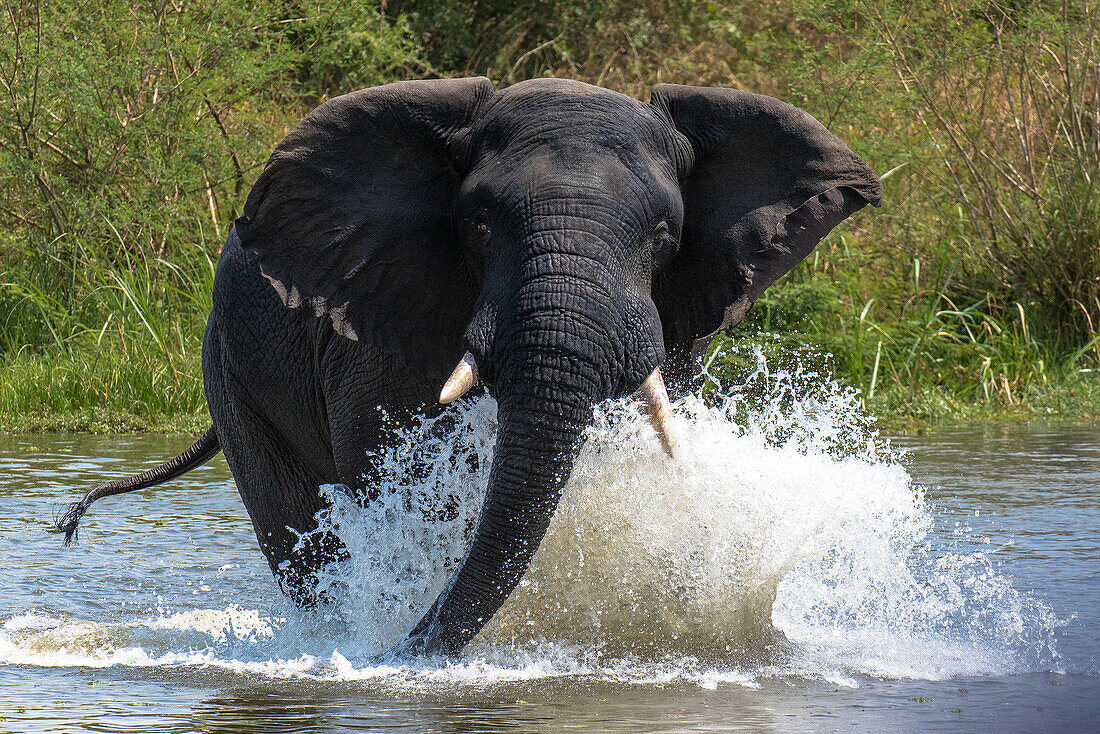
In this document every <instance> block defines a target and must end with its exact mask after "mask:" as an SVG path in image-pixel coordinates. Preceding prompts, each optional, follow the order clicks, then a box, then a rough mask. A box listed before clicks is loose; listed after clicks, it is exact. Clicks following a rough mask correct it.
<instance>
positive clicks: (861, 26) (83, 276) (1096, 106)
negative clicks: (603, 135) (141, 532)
mask: <svg viewBox="0 0 1100 734" xmlns="http://www.w3.org/2000/svg"><path fill="white" fill-rule="evenodd" d="M2 8H3V13H2V15H3V18H2V19H0V183H2V186H3V190H4V195H3V196H2V197H0V429H8V430H19V429H77V430H129V429H156V430H195V429H197V428H201V426H202V424H204V423H205V421H206V420H207V419H206V416H205V414H204V411H205V407H204V406H205V404H204V399H203V395H202V385H201V375H200V370H199V353H200V349H201V340H202V329H203V324H204V320H205V314H206V311H207V309H208V308H209V291H210V283H211V279H212V274H213V267H214V263H215V262H216V260H217V255H218V250H219V247H220V245H221V243H222V241H223V240H224V238H225V235H226V232H227V228H228V227H229V226H230V225H231V223H232V221H233V219H234V218H235V217H236V213H237V212H238V211H239V208H240V206H241V205H242V203H243V200H244V197H245V195H246V194H247V192H248V189H249V187H250V186H251V184H252V182H253V181H254V180H255V178H256V176H257V175H258V173H259V170H260V168H261V167H262V165H263V163H264V161H265V160H266V157H267V155H268V154H269V152H270V150H271V148H272V147H273V146H274V145H275V143H277V142H278V140H279V139H280V138H281V137H282V136H283V135H285V134H286V133H287V132H288V131H289V130H290V129H292V128H293V126H294V125H295V124H296V123H297V121H298V120H300V119H301V117H302V116H303V115H304V114H305V113H306V112H307V111H308V110H309V109H311V108H312V107H314V106H316V105H317V104H318V103H320V102H321V101H323V100H325V99H327V98H330V97H332V96H335V95H338V94H341V93H344V92H347V91H351V90H353V89H357V88H360V87H363V86H369V85H373V84H380V83H385V82H389V81H394V80H398V79H403V78H417V77H426V76H449V75H463V74H475V73H476V74H486V75H487V76H489V77H490V78H491V79H492V80H493V81H494V82H495V83H496V84H498V85H505V84H509V83H513V82H515V81H518V80H521V79H525V78H530V77H534V76H544V75H555V76H568V77H573V78H577V79H581V80H583V81H587V82H591V83H596V84H601V85H603V86H607V87H610V88H613V89H618V90H620V91H623V92H625V93H628V94H631V95H633V96H636V97H638V98H641V99H646V98H647V95H648V90H649V88H650V86H651V85H652V84H653V83H656V82H678V83H686V84H703V85H723V86H735V87H740V88H744V89H748V90H751V91H758V92H763V93H767V94H772V95H775V96H778V97H780V98H782V99H784V100H787V101H789V102H791V103H793V104H796V105H798V106H800V107H803V108H805V109H806V110H808V111H809V112H811V113H812V114H813V115H815V116H816V117H817V118H818V119H819V120H821V121H822V122H823V123H825V124H826V125H827V126H828V127H829V128H830V129H831V130H833V131H834V132H836V133H837V134H838V135H839V136H840V137H841V138H843V139H844V140H845V141H846V142H847V143H848V144H849V145H850V146H851V147H852V148H853V149H854V150H855V151H856V152H857V153H859V154H860V155H861V156H862V157H863V158H864V159H865V160H867V161H868V162H869V163H870V164H871V165H872V167H873V168H874V169H875V170H876V171H877V172H878V173H879V174H880V175H881V176H882V178H883V179H884V184H885V187H886V205H885V206H884V207H883V209H881V210H874V211H864V212H861V213H860V214H858V215H856V216H855V217H854V218H853V219H852V220H850V221H849V222H847V223H845V224H844V225H842V226H841V227H840V228H838V230H837V231H835V232H834V233H833V234H832V235H830V236H829V237H828V238H827V239H826V240H825V242H824V243H822V245H821V246H820V247H819V248H818V250H817V251H816V252H815V254H814V255H813V256H811V258H810V259H809V260H807V261H806V263H804V264H803V265H801V266H799V267H798V268H797V269H796V270H795V271H794V272H793V273H791V274H790V276H788V277H787V278H785V279H784V280H783V281H781V283H780V284H778V285H776V286H775V287H773V288H772V289H770V290H769V291H768V293H767V294H766V296H765V297H764V298H763V299H762V300H761V301H760V303H758V304H757V307H756V308H755V310H754V312H753V314H752V316H751V318H750V320H749V322H748V323H747V324H746V325H745V326H744V327H742V328H741V329H740V330H739V332H738V333H737V334H735V335H734V336H735V338H737V339H738V340H741V341H746V340H750V341H752V342H754V343H760V344H763V345H765V348H766V349H767V350H768V351H769V353H775V354H776V357H775V358H776V359H784V358H785V357H783V356H780V355H788V357H787V358H789V355H791V354H792V353H793V354H798V355H800V357H799V358H800V359H803V360H805V361H806V362H807V363H811V364H817V365H821V366H823V367H826V368H828V369H830V370H832V371H834V372H835V374H836V376H837V378H838V379H840V380H842V381H844V382H846V383H848V384H850V385H852V386H853V387H854V388H856V389H858V390H859V391H860V393H861V395H862V399H863V400H864V401H865V403H866V404H867V406H868V408H869V409H870V410H871V411H872V412H874V413H876V414H878V415H880V416H883V417H884V418H886V419H887V420H888V422H890V423H894V424H905V423H906V422H912V421H934V420H943V419H951V418H953V417H970V416H974V415H1005V414H1011V415H1017V416H1025V417H1026V416H1032V415H1070V416H1081V415H1089V414H1093V415H1095V414H1096V413H1098V412H1100V377H1098V376H1097V375H1098V372H1097V371H1098V370H1100V182H1098V180H1097V179H1098V176H1100V32H1098V23H1100V11H1098V10H1097V9H1096V7H1094V6H1093V4H1092V3H1090V2H1087V1H1086V0H1059V1H1053V0H1052V1H1048V2H1029V3H1022V4H1021V3H1015V4H1011V5H1003V4H998V3H993V2H978V1H975V0H948V1H947V2H940V1H939V0H908V1H906V2H901V1H896V0H891V1H887V0H866V1H858V2H857V1H856V0H837V2H833V3H829V4H827V5H824V6H823V5H822V4H820V3H810V2H803V1H802V0H796V1H795V2H793V3H781V4H780V3H770V2H760V1H758V0H750V2H746V3H731V2H692V1H690V0H663V1H661V2H651V1H650V0H645V1H644V2H642V3H637V2H625V1H624V0H596V1H595V2H585V3H581V2H578V1H577V0H554V1H552V2H539V3H533V2H518V3H505V2H499V1H497V0H483V1H482V2H478V3H467V2H460V1H459V0H447V1H446V2H439V1H434V2H426V1H424V0H406V1H404V2H396V1H394V0H390V2H388V3H382V4H371V3H350V2H345V3H336V4H327V5H326V7H320V4H319V3H310V2H305V1H304V0H259V1H257V2H248V3H245V2H236V0H233V1H231V2H212V1H206V0H198V1H197V2H194V3H189V4H174V3H171V2H168V3H158V4H146V3H135V2H132V0H129V1H127V0H101V2H98V3H95V4H92V5H88V4H86V3H76V2H71V1H70V0H53V1H52V2H50V3H34V2H29V1H24V2H18V1H16V0H3V2H2ZM826 354H827V355H831V356H829V357H825V356H821V355H826ZM737 363H738V360H736V359H729V360H725V361H722V360H718V362H717V364H716V365H714V367H715V368H716V369H724V370H726V371H729V372H735V371H736V369H737Z"/></svg>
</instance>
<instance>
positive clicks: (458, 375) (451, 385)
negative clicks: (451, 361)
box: [439, 352, 477, 405]
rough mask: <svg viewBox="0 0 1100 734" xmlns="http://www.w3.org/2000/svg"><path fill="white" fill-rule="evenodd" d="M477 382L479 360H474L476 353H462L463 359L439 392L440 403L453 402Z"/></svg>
mask: <svg viewBox="0 0 1100 734" xmlns="http://www.w3.org/2000/svg"><path fill="white" fill-rule="evenodd" d="M476 383H477V362H475V361H474V355H472V354H470V353H469V352H466V354H464V355H462V360H461V361H460V362H459V363H458V366H457V367H455V371H454V372H452V373H451V376H450V377H449V378H447V382H446V384H444V385H443V389H442V390H441V391H440V392H439V403H440V404H441V405H446V404H447V403H453V402H454V401H455V400H458V399H459V398H460V397H462V396H463V395H465V394H466V393H468V392H469V391H470V388H471V387H473V386H474V385H475V384H476Z"/></svg>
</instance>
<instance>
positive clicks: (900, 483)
mask: <svg viewBox="0 0 1100 734" xmlns="http://www.w3.org/2000/svg"><path fill="white" fill-rule="evenodd" d="M768 379H769V380H772V382H771V383H769V384H770V386H769V387H767V389H766V390H765V394H764V395H763V396H760V395H759V394H758V395H756V397H755V398H753V399H749V398H748V397H746V396H739V395H735V396H732V397H731V398H730V399H729V400H727V401H726V402H725V403H723V404H721V405H718V406H712V407H706V406H704V405H703V403H701V402H699V401H697V400H694V399H689V400H688V401H685V402H684V403H681V404H680V405H678V406H677V417H676V423H675V426H676V428H677V434H678V435H677V438H678V439H679V441H680V443H681V447H682V449H683V450H682V452H681V454H680V456H678V458H677V459H676V460H675V461H670V460H668V459H666V458H665V457H664V455H663V454H662V453H661V450H660V448H659V447H658V446H657V444H656V441H655V439H654V437H653V435H652V432H651V431H650V429H649V428H648V426H646V424H645V422H644V421H643V420H642V419H641V418H640V416H638V414H637V413H636V411H635V410H634V409H633V408H630V407H627V406H621V405H620V406H613V407H611V408H608V409H606V410H603V411H601V413H600V415H599V416H598V420H597V423H596V426H595V427H594V428H593V430H592V431H591V432H590V436H589V439H588V442H587V444H586V447H585V449H584V452H583V454H582V457H581V459H580V461H579V464H578V467H577V469H576V471H575V472H574V476H573V478H572V480H571V482H570V484H569V486H568V487H567V489H566V493H565V497H564V498H563V501H562V504H561V506H560V508H559V511H558V513H557V515H556V517H555V520H554V524H553V526H552V528H551V532H550V534H549V535H548V537H547V539H546V541H545V542H544V545H543V547H542V549H540V551H539V554H538V556H537V558H536V563H535V568H533V569H532V571H531V572H530V573H529V574H528V576H527V577H526V579H525V580H524V582H523V584H522V586H521V588H520V589H519V590H517V593H516V594H515V595H514V596H513V598H512V599H510V600H509V602H508V604H507V605H506V606H505V608H504V609H502V610H501V613H500V614H499V615H498V617H497V618H496V619H494V621H493V623H492V624H491V626H490V628H489V629H488V630H487V631H486V633H485V634H483V635H482V636H481V637H479V638H478V639H477V640H475V642H474V644H472V645H471V646H470V647H469V648H468V649H467V650H466V651H465V652H464V654H463V656H462V657H461V658H460V659H458V660H454V661H441V660H427V661H425V660H402V659H399V658H395V657H393V656H392V655H391V654H390V653H389V652H388V650H389V649H390V648H391V646H392V645H393V644H395V643H396V642H398V641H399V640H400V639H401V636H402V635H403V633H404V632H405V631H406V630H407V629H408V627H409V626H410V625H411V624H412V623H414V622H415V621H416V618H417V617H418V616H419V613H420V612H421V611H422V610H423V608H424V606H425V605H427V604H428V603H430V601H431V600H432V599H433V598H434V595H435V593H436V592H437V591H438V588H439V587H440V586H442V584H443V583H444V581H445V580H446V578H447V575H448V574H449V573H450V571H451V570H452V569H453V567H454V563H455V560H456V559H457V558H458V557H459V556H460V555H461V553H462V549H463V548H464V547H465V543H466V539H467V538H468V534H469V530H470V527H471V526H472V523H473V521H474V519H475V518H476V513H477V508H478V503H479V502H480V498H481V495H482V493H483V491H484V479H485V473H486V471H485V467H487V466H488V465H489V462H490V461H491V451H492V436H493V430H494V425H493V424H494V421H495V407H494V406H493V404H492V401H491V400H488V399H483V400H481V401H479V402H475V403H474V404H473V405H471V406H467V407H466V408H464V409H460V410H458V411H456V413H455V420H453V421H452V420H450V419H448V420H447V422H445V423H439V424H435V425H432V424H428V425H425V426H424V427H423V428H422V429H420V430H419V431H413V432H412V433H411V434H410V436H409V439H410V442H409V445H408V446H405V447H399V449H397V450H395V451H394V452H393V454H392V455H391V456H388V457H387V458H386V466H387V467H388V468H389V470H390V473H391V478H390V480H389V482H388V483H386V484H385V485H384V488H385V491H384V492H383V497H382V498H381V499H380V500H379V501H378V502H376V503H375V504H374V505H373V506H371V507H368V508H367V509H361V508H359V507H358V506H357V505H356V504H355V503H354V502H351V501H350V500H349V499H348V498H347V496H346V495H345V494H344V493H343V492H342V491H341V490H340V489H339V488H329V489H328V490H327V491H329V493H330V495H331V497H332V498H333V507H332V509H331V511H329V512H328V513H326V515H325V517H324V518H322V521H323V522H324V523H325V524H326V525H327V526H329V527H332V528H333V529H335V530H336V531H337V532H338V533H339V534H340V536H341V537H342V538H343V539H344V540H345V542H346V543H347V544H348V546H349V548H350V549H351V551H352V554H353V560H352V562H351V563H349V564H344V565H342V566H338V567H336V568H332V569H328V570H327V571H326V574H325V576H324V578H325V583H326V584H328V585H330V587H331V595H332V597H333V599H334V602H333V603H332V606H331V607H330V608H327V609H325V610H323V611H322V612H321V613H316V614H306V613H301V612H298V611H296V610H295V609H293V608H292V607H291V606H290V605H289V604H288V602H287V601H286V600H285V599H284V598H283V597H282V595H281V594H280V593H279V592H278V591H277V589H276V588H275V586H274V584H273V583H272V581H271V576H270V573H269V571H268V569H267V565H266V563H265V562H264V560H263V558H262V556H261V555H260V553H259V551H258V549H257V547H256V541H255V538H254V536H253V534H252V530H251V526H250V524H249V522H248V519H247V516H246V515H245V512H244V509H243V507H242V506H241V503H240V501H239V499H238V498H237V495H236V492H235V490H234V488H233V484H232V480H231V478H230V476H229V473H228V470H227V468H226V466H225V463H224V461H223V460H222V459H220V458H219V459H217V460H216V461H215V462H212V464H211V465H210V466H207V467H203V468H201V469H198V470H196V471H194V472H192V473H191V474H189V475H188V476H186V477H185V478H183V479H181V480H178V481H176V482H173V483H171V484H169V485H165V486H162V487H160V488H156V489H153V490H149V491H146V492H142V493H136V494H131V495H125V496H120V497H114V498H108V499H106V500H103V501H101V502H99V503H97V504H96V505H95V506H94V507H93V508H92V510H91V512H90V513H89V515H88V517H87V519H86V520H85V525H84V529H83V533H82V535H81V539H80V542H79V543H78V544H77V545H75V546H74V547H71V548H63V547H62V546H61V543H60V541H59V539H58V538H57V537H56V536H52V535H47V534H46V533H45V528H46V526H47V523H48V521H49V520H50V519H51V518H52V517H53V514H54V513H55V512H56V510H57V509H58V508H59V507H61V506H62V505H63V503H64V502H66V501H68V500H70V499H72V498H74V497H75V496H77V495H78V494H79V492H82V491H83V490H84V489H86V488H88V487H90V486H91V485H93V484H95V483H97V482H99V481H102V480H104V479H105V478H110V477H115V476H122V475H126V474H129V473H132V472H135V471H138V470H143V469H146V468H149V467H150V466H152V465H155V464H156V463H159V462H160V461H162V460H163V459H165V458H167V457H170V456H172V455H175V454H176V453H177V452H179V451H180V450H182V449H183V448H185V447H186V445H187V443H188V441H187V440H186V439H178V438H163V437H154V436H145V437H132V436H128V437H89V436H0V470H2V477H3V479H2V480H0V492H2V493H3V496H4V501H3V504H2V510H0V544H2V557H3V559H4V561H3V563H2V566H0V568H2V571H0V731H5V730H6V731H13V732H15V731H20V732H22V731H66V732H69V731H80V730H85V729H87V730H92V731H99V732H110V731H171V732H177V731H179V732H185V731H288V732H289V731H344V730H372V731H373V730H402V731H410V732H412V731H416V732H420V731H456V732H466V731H560V730H566V729H580V730H585V731H624V732H625V731H727V730H729V731H741V730H747V731H757V730H761V731H800V730H808V731H820V730H824V731H830V730H840V729H845V730H852V729H855V730H889V731H926V730H967V731H974V730H978V731H1032V730H1037V729H1039V730H1041V729H1057V730H1068V731H1076V730H1081V731H1097V730H1098V729H1100V677H1098V676H1100V671H1098V660H1100V430H1098V429H1097V427H1096V426H1095V425H1071V424H1057V425H1053V424H1042V425H1040V424H1032V425H1023V426H1012V427H1004V428H996V427H970V428H956V429H950V430H938V431H934V432H931V433H929V434H928V435H925V436H920V437H903V438H895V439H893V440H892V441H891V442H890V445H887V443H886V442H885V441H883V440H881V439H879V438H877V437H875V436H874V435H873V433H872V432H870V431H868V429H867V427H866V424H865V422H864V421H863V419H862V418H860V416H859V415H858V411H856V410H855V409H854V407H853V406H852V405H851V404H850V402H851V401H850V398H849V397H846V396H844V395H843V394H841V393H840V392H838V391H836V390H833V391H832V392H830V393H828V394H825V395H823V396H818V397H814V398H795V399H791V397H790V395H785V393H784V390H785V388H784V387H783V385H782V384H780V383H782V380H779V381H778V382H776V378H775V376H769V377H768ZM413 446H415V447H417V448H416V449H413V448H412V447H413ZM425 467H427V468H425Z"/></svg>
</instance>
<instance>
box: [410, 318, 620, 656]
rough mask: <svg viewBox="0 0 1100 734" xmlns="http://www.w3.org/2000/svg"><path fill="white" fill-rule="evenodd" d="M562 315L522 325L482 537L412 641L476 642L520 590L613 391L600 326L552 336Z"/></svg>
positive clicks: (502, 405)
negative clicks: (595, 414) (581, 333)
mask: <svg viewBox="0 0 1100 734" xmlns="http://www.w3.org/2000/svg"><path fill="white" fill-rule="evenodd" d="M556 320H557V323H556V324H553V325H551V324H549V323H547V321H546V320H544V321H543V322H542V325H543V326H546V327H549V328H546V329H540V328H538V327H537V326H536V327H533V328H531V327H529V328H527V329H525V330H523V331H522V333H523V334H524V336H523V337H520V338H521V339H522V340H523V341H525V342H527V343H526V344H525V345H523V344H521V345H520V346H519V347H518V348H516V349H514V350H513V351H512V354H511V355H509V357H508V359H507V364H508V368H507V370H506V372H507V374H506V376H505V377H504V379H502V380H501V382H500V383H499V385H498V390H497V398H498V406H499V408H498V411H499V412H498V415H499V425H500V430H499V434H498V438H497V444H496V451H495V458H494V460H493V466H492V469H491V471H490V476H489V487H488V492H487V494H486V497H485V502H484V505H483V506H482V510H481V516H480V519H479V521H478V525H477V528H476V530H475V533H474V538H473V541H472V543H471V545H470V548H469V550H468V551H467V553H466V556H465V558H464V559H463V560H462V563H461V564H460V566H459V568H458V570H457V571H456V572H455V574H454V576H453V577H452V579H451V582H450V584H449V586H448V587H447V588H446V589H444V591H443V592H442V593H441V594H440V595H439V597H438V598H437V599H436V601H435V604H434V605H433V606H432V608H431V609H430V610H429V611H428V612H427V613H426V614H425V615H424V617H423V618H422V619H421V621H420V622H419V624H418V625H417V626H416V628H415V629H414V630H413V631H412V633H411V634H410V637H409V640H408V646H409V647H410V648H411V649H412V650H415V651H417V652H426V653H442V654H447V655H451V654H455V653H457V652H458V651H459V650H460V649H461V648H462V647H463V646H464V645H465V644H466V643H467V642H469V641H470V639H472V638H473V637H474V635H476V634H477V633H478V631H480V630H481V628H482V627H484V626H485V624H486V623H488V621H489V619H490V618H491V617H492V616H493V614H495V613H496V611H497V610H498V609H499V608H500V607H501V605H502V604H503V603H504V601H505V599H507V598H508V595H509V594H511V592H512V591H513V589H515V587H516V585H517V584H518V583H519V581H520V579H521V578H522V576H523V574H524V572H525V571H526V570H527V567H528V566H529V565H530V563H531V559H532V557H533V556H534V555H535V551H537V550H538V547H539V544H540V543H541V542H542V538H543V535H545V533H546V530H547V527H548V526H549V524H550V520H551V518H552V517H553V515H554V510H555V509H556V507H557V504H558V500H559V498H560V497H561V492H562V488H563V486H564V484H565V482H566V480H567V479H568V478H569V474H570V472H571V471H572V468H573V463H574V460H575V458H576V453H577V451H578V449H579V445H580V438H581V434H582V433H583V431H584V429H585V427H586V426H587V424H588V423H589V422H590V420H591V416H592V407H593V405H595V404H596V402H598V401H599V400H600V399H601V398H602V397H603V396H605V395H606V390H607V387H606V374H607V370H606V369H604V368H602V367H599V366H597V364H600V365H602V364H603V363H604V360H605V357H604V355H605V354H606V352H605V351H604V350H603V349H601V348H596V344H595V343H594V339H596V335H589V336H592V338H591V339H588V338H583V337H578V335H577V334H576V332H575V331H573V332H572V333H570V334H564V333H563V334H558V335H553V334H552V333H551V329H553V330H561V329H562V325H561V321H560V313H559V315H558V316H557V317H556ZM559 339H566V340H567V341H568V342H569V343H570V344H571V345H572V347H573V348H572V349H569V348H563V347H562V345H561V344H560V343H555V342H558V340H559ZM578 345H580V346H581V349H580V351H578V349H577V347H578ZM581 352H583V353H581ZM594 353H595V357H594Z"/></svg>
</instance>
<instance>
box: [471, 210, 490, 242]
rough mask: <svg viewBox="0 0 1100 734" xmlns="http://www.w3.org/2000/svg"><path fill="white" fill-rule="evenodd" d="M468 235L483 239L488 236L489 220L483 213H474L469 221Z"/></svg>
mask: <svg viewBox="0 0 1100 734" xmlns="http://www.w3.org/2000/svg"><path fill="white" fill-rule="evenodd" d="M469 224H470V234H471V235H473V236H475V237H479V238H484V237H488V236H489V218H488V217H486V216H485V213H484V212H476V213H475V214H474V215H473V216H471V217H470V219H469Z"/></svg>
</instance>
